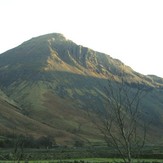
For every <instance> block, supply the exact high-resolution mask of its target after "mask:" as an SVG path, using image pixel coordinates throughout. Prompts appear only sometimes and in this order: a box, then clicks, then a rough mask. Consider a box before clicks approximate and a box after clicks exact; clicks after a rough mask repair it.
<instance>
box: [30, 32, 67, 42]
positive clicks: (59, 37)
mask: <svg viewBox="0 0 163 163" xmlns="http://www.w3.org/2000/svg"><path fill="white" fill-rule="evenodd" d="M40 39H46V40H53V41H55V40H56V41H65V40H66V37H65V36H64V35H63V34H61V33H50V34H46V35H41V36H37V37H34V38H32V39H31V40H40Z"/></svg>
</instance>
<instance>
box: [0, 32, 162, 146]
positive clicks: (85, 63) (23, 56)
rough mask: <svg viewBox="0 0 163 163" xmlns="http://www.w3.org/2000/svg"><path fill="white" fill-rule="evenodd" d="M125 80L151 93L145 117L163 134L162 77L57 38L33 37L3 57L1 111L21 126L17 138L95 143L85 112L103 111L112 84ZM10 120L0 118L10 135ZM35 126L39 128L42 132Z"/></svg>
mask: <svg viewBox="0 0 163 163" xmlns="http://www.w3.org/2000/svg"><path fill="white" fill-rule="evenodd" d="M122 75H123V76H124V77H125V80H126V82H127V83H128V84H129V85H130V86H131V87H133V89H135V84H136V83H139V84H140V85H143V86H145V87H146V88H149V89H151V90H153V91H152V93H150V94H149V95H148V96H147V97H146V98H144V99H143V106H144V113H145V114H147V115H148V116H147V117H150V118H152V120H153V126H152V128H153V129H154V130H155V131H157V130H159V129H160V128H161V127H160V126H162V124H163V121H162V118H161V117H162V116H161V115H163V110H162V108H163V98H162V97H163V90H162V87H163V82H162V81H163V80H162V79H161V78H158V77H157V78H156V77H154V76H145V75H142V74H140V73H137V72H135V71H134V70H133V69H132V68H130V67H128V66H126V65H125V64H124V63H122V62H121V61H120V60H117V59H113V58H112V57H111V56H109V55H106V54H104V53H100V52H96V51H94V50H92V49H89V48H87V47H83V46H81V45H77V44H75V43H74V42H73V41H71V40H68V39H66V38H65V37H64V36H63V35H62V34H57V33H52V34H47V35H43V36H39V37H35V38H32V39H30V40H29V41H26V42H24V43H22V44H21V45H19V46H18V47H15V48H14V49H11V50H9V51H7V52H5V53H3V54H1V55H0V89H1V92H3V93H1V94H0V101H2V103H0V104H2V105H1V108H6V107H7V106H8V107H9V110H10V111H9V114H10V116H13V117H14V118H15V119H12V121H11V124H15V125H18V123H16V122H20V123H21V121H22V124H23V125H20V123H19V125H18V126H19V127H18V128H17V130H18V132H19V133H23V128H25V129H26V130H28V131H29V133H31V134H32V135H34V136H37V137H38V136H40V135H48V134H53V136H54V137H55V138H56V139H57V141H58V142H61V143H68V142H72V141H73V140H74V137H76V132H77V131H78V133H80V135H81V136H82V137H84V138H87V139H88V138H89V139H95V140H97V139H98V138H99V137H98V136H97V135H98V134H97V131H96V130H95V129H93V128H92V124H91V122H90V119H89V117H88V115H87V110H88V109H90V108H93V109H95V110H97V109H102V108H103V107H105V103H106V101H105V99H106V97H107V94H106V92H105V89H104V88H106V87H107V86H108V80H112V81H114V82H119V79H120V77H121V76H122ZM2 94H3V97H5V99H4V98H2ZM3 110H5V109H3ZM1 114H2V109H1ZM4 114H5V113H4V112H3V115H4ZM16 115H19V117H18V116H16ZM4 117H6V118H5V120H4ZM7 117H8V115H7V114H5V116H3V120H2V117H0V121H1V120H2V123H3V127H1V126H0V129H2V128H3V130H4V128H5V130H6V131H8V132H11V131H12V129H13V125H10V124H9V122H8V121H7V120H6V119H7ZM24 117H26V118H24ZM24 119H26V122H29V124H30V125H28V124H27V123H25V122H24ZM33 124H37V126H41V127H39V128H40V131H39V130H35V129H34V128H33V127H31V126H33ZM4 126H5V127H4ZM22 126H24V127H22ZM79 130H80V131H79ZM49 131H51V132H50V133H46V132H49ZM97 137H98V138H97Z"/></svg>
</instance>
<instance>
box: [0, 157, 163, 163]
mask: <svg viewBox="0 0 163 163" xmlns="http://www.w3.org/2000/svg"><path fill="white" fill-rule="evenodd" d="M115 162H116V163H122V162H123V161H122V159H117V158H116V159H115V158H85V159H64V160H32V161H27V160H25V161H20V162H19V163H115ZM162 162H163V160H159V159H140V160H136V159H135V160H134V162H133V163H162ZM0 163H15V161H0Z"/></svg>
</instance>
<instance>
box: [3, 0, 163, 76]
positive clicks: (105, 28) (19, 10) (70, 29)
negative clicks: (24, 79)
mask: <svg viewBox="0 0 163 163" xmlns="http://www.w3.org/2000/svg"><path fill="white" fill-rule="evenodd" d="M53 32H57V33H62V34H64V35H65V36H66V37H67V38H68V39H71V40H73V41H74V42H76V43H77V44H81V45H84V46H87V47H89V48H92V49H94V50H97V51H100V52H104V53H107V54H109V55H111V56H112V57H113V58H117V59H120V60H121V61H122V62H124V63H125V64H127V65H129V66H131V67H132V68H133V69H134V70H136V71H138V72H140V73H142V74H155V75H158V76H161V77H163V65H162V62H163V60H162V58H163V0H0V53H2V52H4V51H6V50H8V49H11V48H13V47H15V46H17V45H19V44H21V43H22V42H24V41H26V40H28V39H30V38H32V37H35V36H39V35H43V34H47V33H53Z"/></svg>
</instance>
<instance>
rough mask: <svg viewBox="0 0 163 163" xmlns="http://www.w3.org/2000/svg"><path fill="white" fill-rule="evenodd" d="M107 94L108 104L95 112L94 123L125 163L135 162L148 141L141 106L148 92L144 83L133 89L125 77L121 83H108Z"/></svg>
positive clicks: (136, 85)
mask: <svg viewBox="0 0 163 163" xmlns="http://www.w3.org/2000/svg"><path fill="white" fill-rule="evenodd" d="M105 92H106V101H107V102H106V104H105V107H104V109H102V110H100V111H99V110H98V111H96V113H97V114H96V117H94V118H93V119H92V120H93V123H94V124H95V125H96V126H97V128H98V129H99V130H100V132H101V133H102V135H103V136H104V140H105V141H106V143H107V144H108V146H110V147H112V148H113V149H114V150H116V151H117V152H118V153H119V155H120V156H121V158H122V159H123V161H124V162H125V163H132V161H133V157H136V155H137V157H138V155H139V154H140V153H141V150H142V148H143V146H144V143H145V140H146V125H145V123H144V121H143V112H142V110H141V107H140V103H141V100H142V99H143V97H144V95H145V92H146V91H145V89H144V87H143V86H142V85H141V84H135V85H132V86H131V84H128V83H126V82H125V81H124V78H123V77H122V78H121V79H120V81H119V82H116V81H109V83H108V87H107V88H105ZM91 117H92V116H91Z"/></svg>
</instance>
